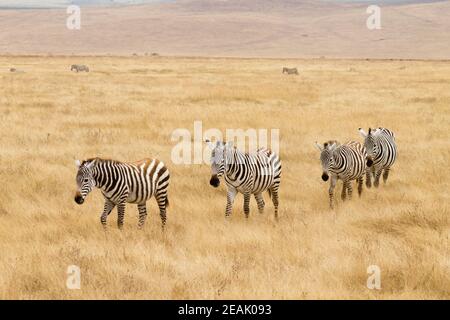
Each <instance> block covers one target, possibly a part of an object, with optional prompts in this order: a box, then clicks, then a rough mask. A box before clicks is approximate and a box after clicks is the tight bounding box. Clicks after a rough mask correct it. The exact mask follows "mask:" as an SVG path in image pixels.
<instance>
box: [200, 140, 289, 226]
mask: <svg viewBox="0 0 450 320" xmlns="http://www.w3.org/2000/svg"><path fill="white" fill-rule="evenodd" d="M206 143H207V144H208V145H209V147H210V148H211V149H212V151H211V179H210V182H209V183H210V184H211V185H212V186H213V187H215V188H217V187H218V186H219V185H220V180H219V178H220V177H222V176H223V177H224V179H225V183H226V185H227V188H228V193H227V206H226V210H225V217H229V216H230V215H231V211H232V207H233V202H234V199H235V197H236V195H237V193H242V194H243V195H244V214H245V217H246V218H248V216H249V214H250V207H249V204H250V197H251V195H252V194H253V195H254V196H255V199H256V203H257V205H258V211H259V213H263V212H264V205H265V203H264V199H263V196H262V193H263V192H264V191H266V190H267V191H268V193H269V195H270V197H271V198H272V202H273V205H274V207H275V218H276V219H278V203H279V202H278V189H279V186H280V181H281V161H280V159H279V157H278V155H277V154H275V153H274V152H272V151H271V150H269V149H266V148H261V149H258V151H257V152H256V153H255V154H248V153H244V152H241V151H239V150H238V149H237V148H236V147H234V146H233V143H232V142H228V143H225V142H222V141H217V142H216V144H215V145H214V144H213V143H212V142H211V141H209V140H206Z"/></svg>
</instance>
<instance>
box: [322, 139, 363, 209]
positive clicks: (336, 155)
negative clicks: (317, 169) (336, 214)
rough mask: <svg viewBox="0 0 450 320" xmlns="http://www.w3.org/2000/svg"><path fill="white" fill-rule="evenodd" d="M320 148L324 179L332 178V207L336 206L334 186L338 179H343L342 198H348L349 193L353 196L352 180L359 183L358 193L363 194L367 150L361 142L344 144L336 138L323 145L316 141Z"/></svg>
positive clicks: (330, 192) (330, 193) (350, 196)
mask: <svg viewBox="0 0 450 320" xmlns="http://www.w3.org/2000/svg"><path fill="white" fill-rule="evenodd" d="M316 146H317V148H318V149H319V150H320V161H321V163H322V169H323V173H322V180H323V181H328V178H330V176H331V179H330V189H329V192H328V193H329V196H330V208H331V209H333V207H334V188H335V187H336V183H337V180H339V179H340V180H342V182H343V187H342V194H341V199H342V200H346V198H347V193H348V197H349V199H351V198H352V193H353V188H352V185H351V181H352V180H356V181H357V184H358V194H359V196H361V193H362V188H363V178H364V173H365V170H366V165H365V159H366V150H365V148H364V146H362V145H361V144H360V143H359V142H355V141H349V142H347V143H345V144H343V145H341V144H339V142H337V141H335V140H330V141H327V142H325V143H324V144H323V146H322V145H320V144H318V143H317V142H316Z"/></svg>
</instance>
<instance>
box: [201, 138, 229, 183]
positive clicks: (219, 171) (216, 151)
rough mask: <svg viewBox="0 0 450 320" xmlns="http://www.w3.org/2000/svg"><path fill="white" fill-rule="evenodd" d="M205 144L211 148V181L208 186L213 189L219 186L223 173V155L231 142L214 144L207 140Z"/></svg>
mask: <svg viewBox="0 0 450 320" xmlns="http://www.w3.org/2000/svg"><path fill="white" fill-rule="evenodd" d="M206 143H207V144H208V146H209V147H210V148H211V180H209V184H210V185H212V186H213V187H214V188H217V187H218V186H219V185H220V180H219V178H220V177H222V176H223V174H224V173H225V153H226V150H227V147H229V146H231V144H232V143H231V142H228V143H225V142H223V141H217V142H216V143H215V144H214V143H212V142H211V141H209V140H206Z"/></svg>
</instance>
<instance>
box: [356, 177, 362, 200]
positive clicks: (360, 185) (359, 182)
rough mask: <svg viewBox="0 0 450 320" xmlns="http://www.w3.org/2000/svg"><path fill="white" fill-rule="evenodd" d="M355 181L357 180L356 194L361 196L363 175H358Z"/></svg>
mask: <svg viewBox="0 0 450 320" xmlns="http://www.w3.org/2000/svg"><path fill="white" fill-rule="evenodd" d="M356 181H357V182H358V195H359V196H360V197H361V194H362V191H363V183H364V181H363V177H362V176H361V177H359V178H358V179H357V180H356Z"/></svg>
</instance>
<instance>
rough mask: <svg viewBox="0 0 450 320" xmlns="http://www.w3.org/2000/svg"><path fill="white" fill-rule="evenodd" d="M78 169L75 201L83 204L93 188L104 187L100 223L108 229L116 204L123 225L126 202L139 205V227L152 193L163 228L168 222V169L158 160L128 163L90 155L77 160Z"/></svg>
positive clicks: (142, 221) (121, 225) (142, 222)
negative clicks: (108, 221) (84, 158)
mask: <svg viewBox="0 0 450 320" xmlns="http://www.w3.org/2000/svg"><path fill="white" fill-rule="evenodd" d="M75 163H76V166H77V168H78V173H77V176H76V182H77V187H78V189H77V192H76V194H75V202H76V203H78V204H80V205H81V204H83V202H84V200H85V198H86V196H87V195H88V194H89V192H91V190H92V189H93V188H94V187H97V188H99V189H101V191H102V193H103V196H104V198H105V205H104V210H103V213H102V215H101V217H100V222H101V224H102V225H103V227H105V228H106V219H107V217H108V215H109V214H110V213H111V211H112V210H113V209H114V207H116V206H117V212H118V219H117V225H118V227H119V229H122V227H123V220H124V215H125V204H126V203H133V204H137V207H138V211H139V223H138V226H139V228H141V227H143V225H144V223H145V218H146V217H147V209H146V202H147V200H149V199H150V198H151V197H152V196H154V197H155V199H156V202H157V203H158V206H159V214H160V217H161V222H162V227H163V229H164V226H165V224H166V220H167V218H166V208H167V207H168V206H169V199H168V194H167V190H168V187H169V178H170V174H169V170H168V169H167V168H166V166H165V165H164V163H163V162H161V161H159V160H157V159H143V160H141V161H138V162H135V163H125V162H120V161H115V160H109V159H100V158H91V159H88V160H85V161H83V162H80V161H79V160H76V161H75Z"/></svg>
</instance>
